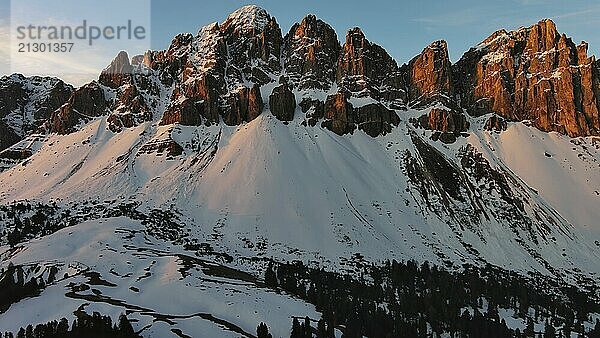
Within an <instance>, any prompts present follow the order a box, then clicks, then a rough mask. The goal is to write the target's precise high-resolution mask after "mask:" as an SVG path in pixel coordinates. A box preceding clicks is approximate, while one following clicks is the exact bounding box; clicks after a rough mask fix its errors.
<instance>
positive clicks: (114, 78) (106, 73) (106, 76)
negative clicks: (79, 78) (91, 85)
mask: <svg viewBox="0 0 600 338" xmlns="http://www.w3.org/2000/svg"><path fill="white" fill-rule="evenodd" d="M131 72H132V66H131V63H130V62H129V55H128V54H127V52H126V51H123V50H122V51H120V52H119V53H118V54H117V56H116V57H115V58H114V59H113V60H112V61H111V63H110V64H109V65H108V66H107V67H106V68H104V70H103V71H102V73H100V78H99V82H100V83H101V84H103V85H105V86H108V87H111V88H117V87H120V86H122V85H123V84H124V83H125V82H126V81H127V80H128V79H129V76H130V74H131Z"/></svg>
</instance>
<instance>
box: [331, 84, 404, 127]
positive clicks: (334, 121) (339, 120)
mask: <svg viewBox="0 0 600 338" xmlns="http://www.w3.org/2000/svg"><path fill="white" fill-rule="evenodd" d="M349 97H350V93H349V92H347V91H342V92H338V93H336V94H333V95H329V96H327V100H326V101H325V121H323V123H322V126H323V127H325V128H327V129H329V130H331V131H333V132H334V133H336V134H338V135H344V134H349V133H353V132H354V130H355V129H356V128H358V129H360V130H363V131H364V132H365V133H367V134H368V135H369V136H372V137H376V136H379V135H383V134H386V133H388V132H390V131H391V130H392V126H396V125H398V123H400V118H399V117H398V115H396V113H395V112H394V111H392V110H389V109H388V108H386V107H385V106H384V105H383V104H381V103H369V104H366V105H363V106H360V107H357V108H354V107H353V106H352V104H351V103H350V102H348V98H349Z"/></svg>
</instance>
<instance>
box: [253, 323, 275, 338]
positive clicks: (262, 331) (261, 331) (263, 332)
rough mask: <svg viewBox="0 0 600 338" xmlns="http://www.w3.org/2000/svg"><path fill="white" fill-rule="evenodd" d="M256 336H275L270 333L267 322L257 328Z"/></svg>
mask: <svg viewBox="0 0 600 338" xmlns="http://www.w3.org/2000/svg"><path fill="white" fill-rule="evenodd" d="M256 337H257V338H273V336H272V335H271V334H270V333H269V328H268V327H267V324H265V323H260V324H258V327H257V328H256Z"/></svg>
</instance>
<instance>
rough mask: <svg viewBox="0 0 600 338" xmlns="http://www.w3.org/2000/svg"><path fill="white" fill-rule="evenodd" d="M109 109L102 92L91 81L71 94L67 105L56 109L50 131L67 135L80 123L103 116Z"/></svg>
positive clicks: (97, 85)
mask: <svg viewBox="0 0 600 338" xmlns="http://www.w3.org/2000/svg"><path fill="white" fill-rule="evenodd" d="M108 107H109V103H108V100H107V99H106V97H105V95H104V90H103V89H102V87H101V86H100V85H99V84H98V82H96V81H92V82H90V83H88V84H86V85H84V86H82V87H80V88H78V89H77V90H75V91H74V92H73V94H72V95H71V97H70V98H69V100H68V101H67V103H65V104H64V105H63V106H62V107H60V108H59V109H57V110H56V111H55V112H54V113H53V114H52V117H51V118H50V121H49V123H50V131H51V132H55V133H58V134H68V133H71V132H73V131H74V127H75V126H76V125H77V124H79V123H80V122H82V121H87V120H89V119H90V118H93V117H98V116H102V115H105V114H106V113H107V112H108V110H107V108H108Z"/></svg>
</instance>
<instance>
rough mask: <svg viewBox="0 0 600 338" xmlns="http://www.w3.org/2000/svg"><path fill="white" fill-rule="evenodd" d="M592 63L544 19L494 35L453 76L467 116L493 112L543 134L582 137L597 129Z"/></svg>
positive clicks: (584, 47)
mask: <svg viewBox="0 0 600 338" xmlns="http://www.w3.org/2000/svg"><path fill="white" fill-rule="evenodd" d="M593 64H594V58H593V57H592V58H588V57H587V44H585V43H583V44H581V45H579V46H576V45H575V44H574V43H573V42H572V41H571V39H569V38H567V37H566V36H565V35H564V34H563V35H561V34H559V33H558V31H557V30H556V26H555V25H554V23H553V22H552V21H551V20H543V21H540V22H539V23H537V24H536V25H533V26H531V27H529V28H522V29H519V30H517V31H514V32H506V31H504V30H500V31H498V32H496V33H494V34H493V35H492V36H490V37H489V38H487V39H486V40H484V41H483V42H482V43H481V44H480V45H478V46H477V47H476V48H472V49H471V50H470V51H468V52H467V53H465V55H464V56H463V57H462V58H461V60H460V61H458V62H457V63H456V65H455V66H454V68H453V74H452V75H453V81H454V86H455V89H456V91H457V92H458V93H459V95H460V97H461V104H462V105H463V106H464V107H465V108H466V109H467V110H468V111H469V113H470V114H472V115H475V116H479V115H483V114H486V113H489V112H495V113H497V114H498V115H500V116H502V117H505V118H507V119H510V120H516V121H522V120H530V121H531V122H532V124H533V125H534V126H536V127H537V128H539V129H541V130H544V131H558V132H560V133H563V134H567V135H569V136H583V135H595V134H598V131H599V130H600V120H599V117H598V110H599V102H598V91H597V90H595V89H594V82H595V81H597V80H595V76H594V70H593Z"/></svg>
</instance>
